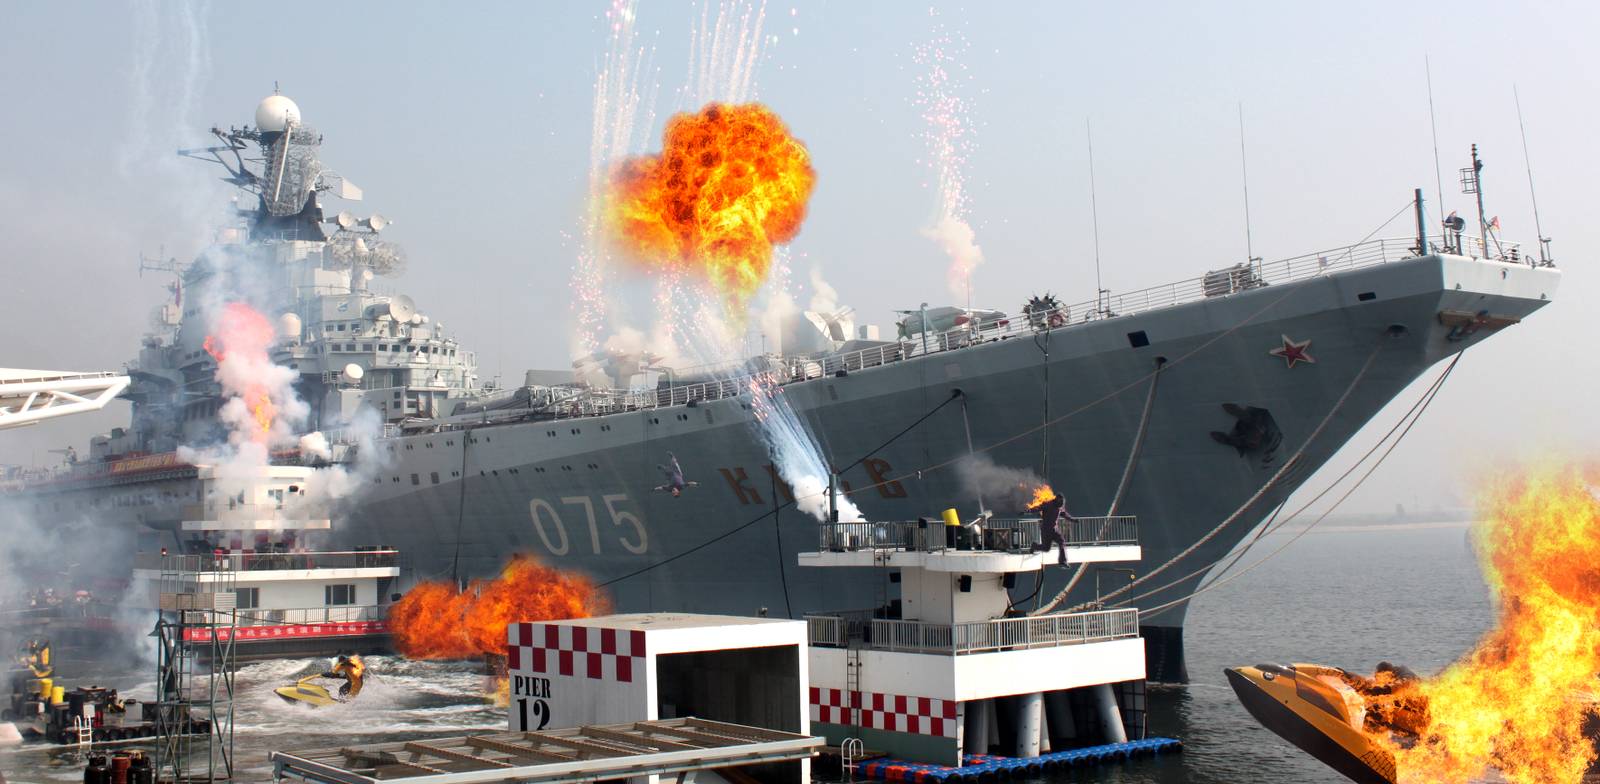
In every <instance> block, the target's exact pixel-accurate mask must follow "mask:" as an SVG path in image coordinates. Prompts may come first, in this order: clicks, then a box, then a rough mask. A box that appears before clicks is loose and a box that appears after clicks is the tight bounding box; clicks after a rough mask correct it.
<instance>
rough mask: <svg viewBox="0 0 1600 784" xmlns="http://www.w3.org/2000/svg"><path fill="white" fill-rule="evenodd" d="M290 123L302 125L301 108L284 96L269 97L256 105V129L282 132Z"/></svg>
mask: <svg viewBox="0 0 1600 784" xmlns="http://www.w3.org/2000/svg"><path fill="white" fill-rule="evenodd" d="M289 123H294V124H296V125H299V124H300V107H298V106H296V105H295V103H294V101H291V100H289V99H288V98H286V97H284V96H282V95H269V96H267V97H265V98H263V99H261V103H258V104H256V129H257V130H261V131H281V130H283V129H284V128H286V127H288V125H289Z"/></svg>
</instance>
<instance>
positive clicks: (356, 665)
mask: <svg viewBox="0 0 1600 784" xmlns="http://www.w3.org/2000/svg"><path fill="white" fill-rule="evenodd" d="M366 672H367V665H366V662H363V661H361V657H360V656H358V655H356V654H354V653H351V654H340V656H339V660H338V661H337V662H335V663H334V665H333V669H332V670H330V671H328V672H325V673H322V676H321V677H324V678H336V679H339V680H343V681H344V685H343V686H340V687H339V701H340V702H345V701H347V700H352V699H355V696H356V695H357V694H360V693H361V680H362V676H364V675H366Z"/></svg>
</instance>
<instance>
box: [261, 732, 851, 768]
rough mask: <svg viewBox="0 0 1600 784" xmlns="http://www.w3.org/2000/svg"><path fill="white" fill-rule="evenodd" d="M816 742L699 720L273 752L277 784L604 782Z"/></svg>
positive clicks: (811, 750)
mask: <svg viewBox="0 0 1600 784" xmlns="http://www.w3.org/2000/svg"><path fill="white" fill-rule="evenodd" d="M821 746H822V739H821V738H812V737H808V736H806V735H804V734H798V733H792V732H779V731H776V730H767V729H762V728H760V727H749V726H743V725H737V724H727V723H723V722H715V721H706V720H703V719H694V718H685V719H664V720H660V721H636V722H627V723H623V724H609V725H596V726H585V727H575V728H571V729H562V730H547V731H544V732H500V733H490V734H482V735H466V736H463V737H459V738H439V739H433V740H427V741H405V742H395V743H379V744H374V745H368V746H342V747H339V748H331V749H319V750H312V751H294V752H285V751H274V752H271V753H270V754H268V755H267V759H268V760H270V761H271V762H272V769H273V778H274V780H278V781H282V780H284V779H295V780H299V781H310V782H317V783H318V784H377V782H380V781H405V782H408V784H446V783H448V784H488V783H489V782H523V783H524V784H534V783H536V782H567V781H574V782H576V781H604V780H607V779H624V778H632V777H635V776H661V775H668V774H674V773H677V774H683V773H687V772H690V771H697V770H708V769H714V768H725V767H736V766H745V765H761V764H771V763H785V762H788V763H793V762H797V761H805V760H809V759H810V758H811V756H812V755H813V754H815V753H816V752H817V750H818V749H819V748H820V747H821Z"/></svg>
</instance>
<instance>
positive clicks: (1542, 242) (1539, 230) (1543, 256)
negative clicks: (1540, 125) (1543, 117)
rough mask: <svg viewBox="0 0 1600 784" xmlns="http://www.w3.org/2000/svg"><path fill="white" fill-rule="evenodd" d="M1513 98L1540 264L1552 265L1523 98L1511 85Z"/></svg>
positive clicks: (1515, 87)
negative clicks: (1541, 220) (1536, 184)
mask: <svg viewBox="0 0 1600 784" xmlns="http://www.w3.org/2000/svg"><path fill="white" fill-rule="evenodd" d="M1511 98H1512V100H1515V101H1516V102H1517V130H1519V131H1521V132H1522V166H1523V168H1525V169H1527V170H1528V199H1529V200H1530V201H1532V202H1533V230H1534V232H1535V233H1536V234H1538V235H1539V263H1540V264H1548V263H1550V238H1549V237H1546V236H1544V226H1543V225H1542V224H1541V223H1540V222H1539V197H1538V195H1537V194H1536V193H1535V192H1534V190H1533V162H1532V161H1530V160H1529V158H1528V126H1526V125H1524V124H1523V123H1522V96H1520V95H1518V94H1517V86H1516V85H1514V84H1513V85H1511Z"/></svg>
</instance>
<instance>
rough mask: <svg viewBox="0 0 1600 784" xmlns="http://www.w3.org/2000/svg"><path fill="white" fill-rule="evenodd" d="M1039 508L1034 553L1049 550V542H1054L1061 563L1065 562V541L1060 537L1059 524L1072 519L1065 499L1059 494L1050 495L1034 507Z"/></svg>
mask: <svg viewBox="0 0 1600 784" xmlns="http://www.w3.org/2000/svg"><path fill="white" fill-rule="evenodd" d="M1034 508H1036V509H1038V510H1039V539H1040V540H1041V541H1040V543H1039V545H1038V546H1036V547H1034V548H1033V551H1034V552H1036V553H1048V552H1050V543H1051V542H1052V541H1054V542H1055V544H1056V549H1057V550H1058V551H1059V552H1060V553H1061V563H1063V564H1065V563H1066V562H1067V542H1066V540H1065V539H1063V538H1062V537H1061V529H1060V528H1059V525H1060V523H1061V521H1062V520H1067V521H1070V520H1072V519H1074V518H1073V517H1072V515H1069V514H1067V501H1066V499H1064V498H1062V497H1061V496H1059V495H1055V496H1052V497H1051V498H1050V500H1048V501H1045V502H1044V503H1042V504H1039V505H1038V506H1037V507H1034Z"/></svg>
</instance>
